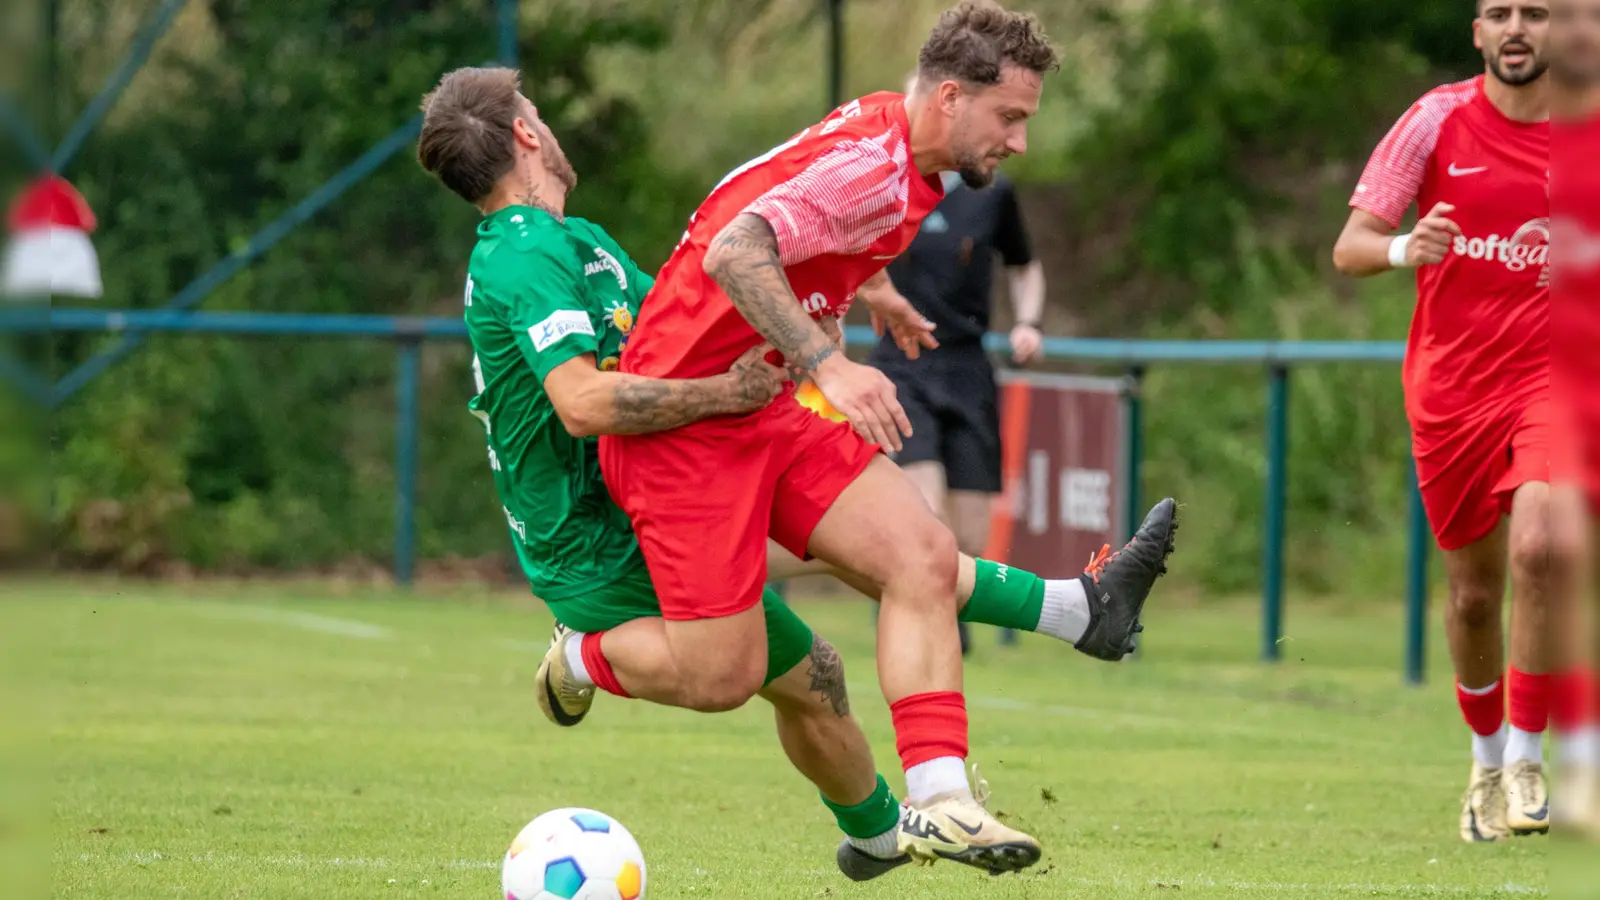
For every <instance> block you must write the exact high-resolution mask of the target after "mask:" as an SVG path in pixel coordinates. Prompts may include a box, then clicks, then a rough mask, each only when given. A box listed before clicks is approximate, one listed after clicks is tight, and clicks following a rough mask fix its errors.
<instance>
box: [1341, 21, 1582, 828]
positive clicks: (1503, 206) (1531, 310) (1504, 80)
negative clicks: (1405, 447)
mask: <svg viewBox="0 0 1600 900" xmlns="http://www.w3.org/2000/svg"><path fill="white" fill-rule="evenodd" d="M1549 18H1550V9H1549V3H1548V0H1480V2H1479V3H1478V16H1477V18H1476V19H1475V20H1474V22H1473V35H1474V43H1475V45H1476V46H1477V47H1478V48H1479V49H1480V50H1481V51H1482V53H1483V57H1484V61H1485V70H1486V71H1485V73H1484V74H1483V75H1480V76H1477V77H1475V78H1472V79H1470V80H1468V81H1463V82H1459V83H1456V84H1448V85H1444V86H1443V87H1439V88H1437V89H1435V90H1433V91H1430V92H1429V93H1428V94H1427V95H1425V96H1423V97H1422V99H1420V100H1418V101H1417V102H1416V103H1415V104H1413V105H1412V106H1411V108H1410V109H1409V110H1407V111H1406V113H1405V115H1403V116H1401V118H1400V120H1399V122H1397V123H1396V124H1395V125H1394V127H1393V128H1392V129H1390V131H1389V133H1388V134H1387V135H1386V136H1385V137H1384V139H1383V142H1382V143H1381V144H1379V145H1378V149H1377V151H1376V152H1375V153H1374V154H1373V155H1372V158H1371V160H1370V161H1369V162H1368V163H1367V166H1366V169H1365V171H1364V172H1363V173H1362V175H1361V180H1360V183H1359V184H1358V185H1357V187H1356V190H1355V195H1354V196H1353V197H1352V198H1351V200H1350V205H1351V206H1352V207H1353V208H1354V209H1353V211H1352V213H1351V215H1350V219H1349V221H1348V223H1347V224H1346V225H1345V228H1344V232H1343V233H1342V234H1341V235H1340V236H1339V240H1338V244H1337V246H1336V247H1335V248H1334V253H1333V256H1334V262H1335V264H1336V265H1337V266H1338V267H1339V269H1340V271H1342V272H1345V273H1347V274H1350V275H1356V276H1369V275H1376V274H1378V273H1380V272H1385V271H1389V270H1391V269H1397V268H1401V269H1404V268H1409V269H1415V270H1416V279H1417V308H1416V312H1415V315H1414V316H1413V318H1412V323H1411V334H1410V338H1409V341H1408V344H1407V348H1406V357H1405V363H1404V369H1403V379H1404V386H1405V399H1406V413H1407V417H1408V418H1409V420H1410V423H1411V433H1412V450H1413V453H1414V454H1415V456H1416V459H1417V471H1418V477H1419V480H1420V483H1421V487H1422V499H1423V504H1424V506H1425V507H1426V509H1427V513H1428V519H1429V522H1430V523H1431V525H1432V527H1433V532H1434V536H1435V538H1436V539H1437V540H1438V543H1439V546H1440V547H1441V548H1442V549H1443V550H1444V551H1445V568H1446V571H1447V574H1448V576H1449V582H1450V602H1449V606H1448V609H1447V611H1446V625H1447V631H1448V634H1449V641H1450V655H1451V659H1452V660H1453V661H1454V663H1455V670H1456V680H1457V697H1458V700H1459V702H1460V705H1461V710H1462V713H1463V715H1464V717H1465V718H1466V721H1467V724H1468V725H1469V726H1470V728H1471V729H1472V732H1473V742H1472V750H1473V766H1472V774H1471V776H1470V780H1469V786H1468V789H1467V792H1466V796H1465V798H1464V800H1463V802H1462V809H1461V823H1460V827H1461V836H1462V838H1463V839H1465V840H1468V841H1492V840H1498V839H1500V838H1503V837H1506V836H1507V835H1509V834H1511V833H1514V832H1515V833H1529V832H1542V831H1546V830H1548V828H1549V805H1548V802H1547V791H1546V782H1545V777H1544V769H1543V735H1544V730H1545V725H1546V720H1547V718H1548V706H1549V674H1548V673H1549V671H1550V669H1549V665H1550V660H1549V652H1550V648H1549V643H1550V641H1549V636H1548V631H1547V627H1546V614H1547V599H1546V594H1547V588H1548V577H1547V576H1548V571H1549V567H1550V565H1551V563H1550V559H1549V553H1550V552H1551V543H1550V539H1549V529H1548V527H1547V524H1548V515H1549V500H1550V484H1549V482H1550V453H1551V412H1552V411H1551V402H1550V294H1549V283H1550V266H1549V251H1550V247H1549V245H1550V224H1549V223H1550V218H1549V216H1550V196H1549V169H1550V124H1549V95H1548V86H1549V79H1547V78H1546V77H1545V71H1546V68H1547V62H1546V59H1545V46H1546V36H1547V34H1548V30H1549ZM1413 202H1416V203H1417V205H1418V209H1419V211H1420V212H1421V213H1422V216H1421V219H1420V220H1419V221H1418V222H1417V224H1416V226H1415V227H1414V228H1413V230H1412V231H1411V232H1410V233H1409V234H1404V235H1399V236H1395V235H1394V234H1393V232H1394V230H1395V229H1396V228H1397V227H1398V226H1399V225H1400V222H1401V218H1402V217H1403V216H1404V214H1405V212H1406V210H1407V209H1408V208H1409V207H1410V206H1411V204H1412V203H1413ZM1508 515H1509V525H1508V524H1507V522H1506V518H1507V517H1508ZM1508 568H1509V569H1510V576H1511V585H1512V598H1513V599H1512V616H1511V642H1510V643H1511V647H1510V667H1509V669H1507V667H1506V666H1505V664H1504V660H1505V656H1506V653H1505V647H1504V643H1505V642H1504V638H1503V637H1502V634H1501V624H1500V619H1501V608H1502V603H1503V597H1504V595H1505V580H1506V574H1507V569H1508ZM1508 699H1509V706H1510V719H1511V727H1510V729H1509V730H1508V729H1507V728H1506V727H1505V718H1506V707H1507V700H1508Z"/></svg>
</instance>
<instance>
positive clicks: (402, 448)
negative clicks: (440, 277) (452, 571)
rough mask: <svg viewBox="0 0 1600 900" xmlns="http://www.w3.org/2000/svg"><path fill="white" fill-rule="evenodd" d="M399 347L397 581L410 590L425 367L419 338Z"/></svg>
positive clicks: (402, 341)
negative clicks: (419, 402)
mask: <svg viewBox="0 0 1600 900" xmlns="http://www.w3.org/2000/svg"><path fill="white" fill-rule="evenodd" d="M399 344H400V370H399V373H398V374H399V377H398V379H397V384H396V389H395V429H394V442H395V449H394V470H395V471H394V475H395V517H394V580H395V582H396V583H398V584H400V585H401V586H402V587H410V586H411V575H412V563H413V561H414V554H415V552H416V546H415V539H416V520H415V512H416V506H417V381H418V378H419V376H420V374H421V368H422V341H421V340H420V338H419V337H417V336H406V337H402V338H401V339H400V341H399Z"/></svg>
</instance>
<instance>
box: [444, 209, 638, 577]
mask: <svg viewBox="0 0 1600 900" xmlns="http://www.w3.org/2000/svg"><path fill="white" fill-rule="evenodd" d="M650 284H651V279H650V277H649V276H647V275H645V274H644V273H643V272H641V271H640V270H639V267H638V266H636V265H634V262H633V260H631V259H629V258H628V255H627V254H626V253H624V252H623V251H622V248H621V247H619V246H617V243H616V242H615V241H613V240H612V239H611V237H610V235H607V234H606V233H605V232H604V231H602V230H601V229H600V228H599V226H597V225H594V224H593V223H590V222H587V221H584V220H583V219H576V218H571V217H568V218H567V219H566V221H565V222H559V221H557V220H556V219H555V218H553V217H552V216H550V215H549V214H548V213H546V212H544V211H543V210H539V209H534V208H531V207H526V206H512V207H508V208H506V209H502V210H500V211H498V212H496V213H493V214H492V215H489V216H487V217H485V218H484V220H483V221H482V223H480V224H479V226H478V243H477V246H475V247H474V248H473V250H472V258H471V261H470V262H469V263H468V264H467V286H466V298H465V299H466V323H467V333H468V336H469V337H470V339H471V342H472V350H473V357H472V372H473V378H474V380H475V382H476V385H477V395H476V396H474V397H473V398H472V401H471V402H470V403H469V404H468V408H469V409H470V410H471V411H472V413H473V415H475V416H477V417H478V419H479V420H481V421H482V422H483V426H484V429H485V430H486V432H487V436H488V445H489V468H490V469H491V470H492V472H493V473H494V486H495V491H496V493H497V494H498V495H499V498H500V504H501V507H502V508H503V510H504V512H505V516H506V522H507V523H508V524H509V526H510V529H511V541H512V544H513V546H514V547H515V548H516V552H517V558H518V560H519V561H520V562H521V564H522V570H523V573H524V574H525V575H526V576H527V578H528V581H529V584H530V585H531V586H532V588H533V590H534V593H536V594H538V595H539V597H540V598H541V599H544V600H562V599H566V598H568V597H572V596H574V595H578V594H581V593H583V592H584V591H586V590H589V589H590V588H592V587H594V586H596V585H601V584H607V583H610V582H612V581H614V580H616V578H617V577H618V575H619V574H621V573H622V572H624V571H626V570H628V569H629V568H632V567H634V566H637V565H639V564H640V561H641V560H640V557H639V555H638V554H639V549H638V544H637V542H636V541H635V540H634V536H633V530H632V527H631V526H630V525H629V522H628V517H627V516H625V515H624V514H623V513H622V510H620V509H618V508H617V507H616V505H615V504H614V503H612V501H611V498H610V495H609V494H608V493H607V492H606V487H605V484H604V482H603V481H602V480H601V477H600V463H599V458H598V455H597V452H598V451H597V449H596V441H595V440H594V439H593V438H577V437H573V436H572V435H570V434H568V433H567V430H566V427H565V426H563V425H562V423H561V419H560V418H559V417H558V416H557V415H556V411H555V407H554V406H553V405H552V404H551V403H550V398H549V396H548V395H546V394H545V391H544V378H545V376H546V375H548V374H549V373H550V371H551V370H552V369H554V368H555V367H557V366H559V365H561V364H562V363H564V362H567V361H569V360H571V359H574V358H575V357H579V356H582V355H584V354H586V353H592V354H594V356H595V360H596V362H597V364H598V365H599V367H600V368H602V369H615V368H616V367H617V362H618V358H619V356H620V354H621V352H622V348H623V346H624V345H625V344H626V343H627V341H628V335H629V332H630V331H631V330H632V328H633V321H634V318H635V316H636V315H637V314H638V310H639V300H640V298H642V297H643V296H644V294H645V292H646V291H647V290H649V288H650Z"/></svg>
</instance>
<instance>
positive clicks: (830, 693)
mask: <svg viewBox="0 0 1600 900" xmlns="http://www.w3.org/2000/svg"><path fill="white" fill-rule="evenodd" d="M810 663H811V671H810V674H811V690H812V692H813V693H817V694H821V695H822V699H824V700H826V701H827V702H828V703H829V704H830V705H832V706H833V714H834V715H836V716H838V717H839V718H841V719H842V718H844V717H845V716H848V715H850V697H849V695H848V694H847V693H845V689H844V660H841V659H840V658H839V651H838V650H835V649H834V648H833V645H832V644H830V643H828V642H827V641H825V640H823V639H822V635H820V634H819V635H816V636H814V637H813V638H812V639H811V657H810Z"/></svg>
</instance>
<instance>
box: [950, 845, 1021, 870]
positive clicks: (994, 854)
mask: <svg viewBox="0 0 1600 900" xmlns="http://www.w3.org/2000/svg"><path fill="white" fill-rule="evenodd" d="M1042 852H1043V851H1041V850H1040V849H1039V848H1038V847H1035V846H1033V845H1032V844H994V845H992V846H988V847H968V848H967V849H965V850H963V851H961V852H960V853H940V854H939V858H940V859H945V860H949V861H950V862H954V863H960V864H962V865H964V866H971V867H973V868H974V869H982V870H983V871H985V872H988V873H989V874H990V875H1004V874H1006V873H1008V872H1020V871H1022V870H1023V869H1026V868H1028V867H1029V866H1031V865H1033V864H1034V863H1036V862H1038V861H1039V857H1040V856H1041V855H1042Z"/></svg>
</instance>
